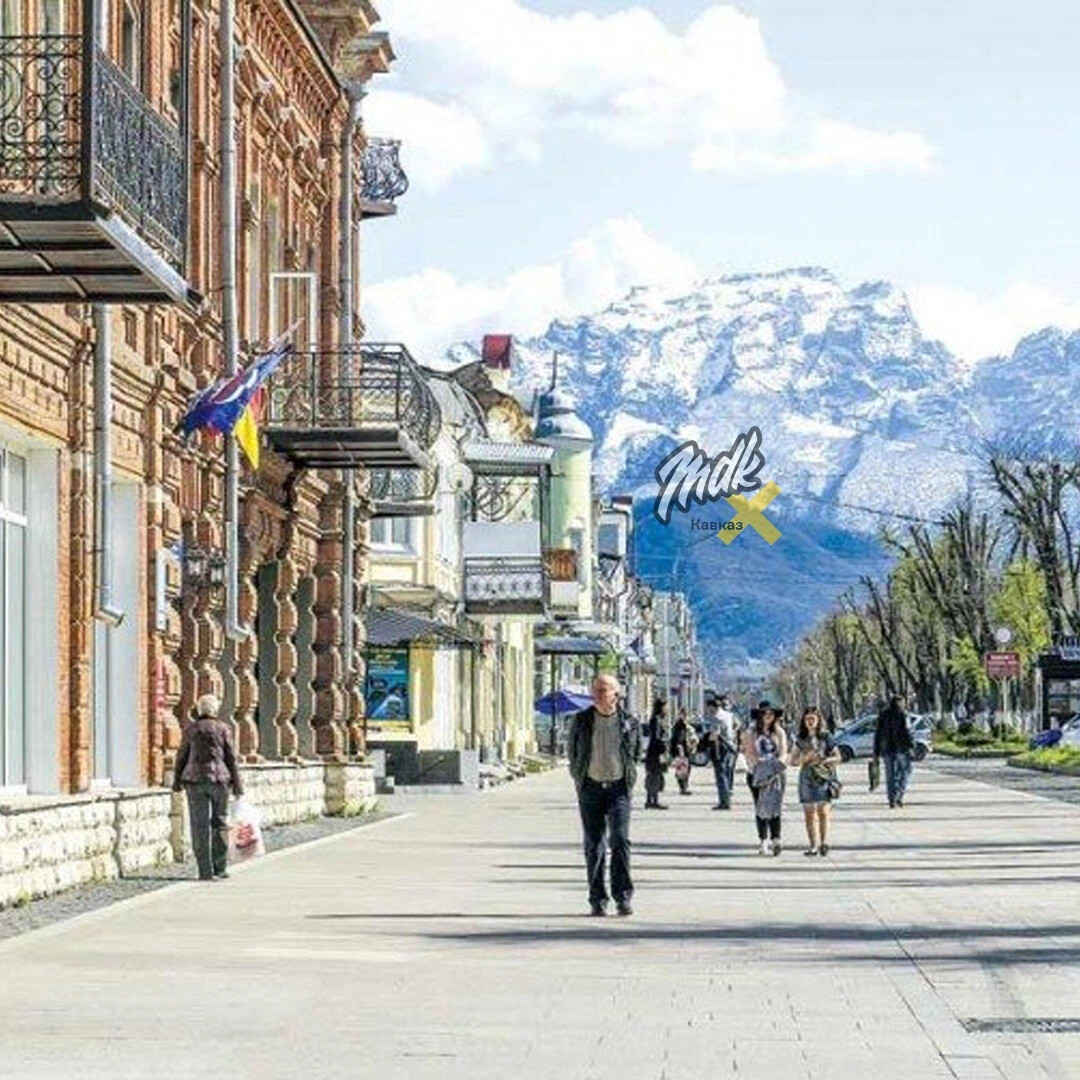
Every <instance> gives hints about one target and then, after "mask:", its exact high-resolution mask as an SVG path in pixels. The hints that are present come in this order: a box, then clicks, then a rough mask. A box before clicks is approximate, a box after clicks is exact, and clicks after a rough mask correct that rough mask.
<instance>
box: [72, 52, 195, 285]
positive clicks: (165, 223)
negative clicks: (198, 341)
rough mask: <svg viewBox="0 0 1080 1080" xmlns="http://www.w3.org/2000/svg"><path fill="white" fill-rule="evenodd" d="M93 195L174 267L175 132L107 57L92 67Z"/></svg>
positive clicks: (181, 176)
mask: <svg viewBox="0 0 1080 1080" xmlns="http://www.w3.org/2000/svg"><path fill="white" fill-rule="evenodd" d="M90 161H91V166H92V170H93V172H92V179H93V191H94V197H95V198H96V199H99V200H101V201H102V202H105V203H106V204H107V205H109V206H110V207H112V209H113V210H115V211H117V212H118V213H119V214H121V216H123V217H125V218H126V219H127V220H128V222H129V224H131V225H134V226H135V228H136V229H137V230H138V231H139V232H140V233H142V235H143V237H144V238H145V239H146V240H147V241H148V242H149V243H150V244H151V245H152V246H153V247H155V248H157V249H158V250H159V251H161V253H162V254H163V255H164V256H165V257H166V258H167V259H168V260H169V262H170V263H172V265H173V266H175V267H177V268H179V267H181V266H182V265H183V261H184V240H185V235H186V233H187V204H188V198H187V181H186V168H185V160H184V146H183V142H182V141H181V137H180V131H179V130H178V129H177V128H176V126H175V125H173V124H171V123H170V122H169V121H168V120H166V119H165V118H164V117H163V116H161V115H160V114H159V113H157V112H155V111H154V110H153V109H152V108H151V107H150V103H149V102H148V101H147V100H146V98H145V97H144V96H143V94H142V93H141V92H140V91H139V90H137V89H136V88H135V87H134V86H133V85H132V82H131V80H130V79H129V78H128V77H127V76H126V75H125V74H124V73H123V71H121V70H120V68H118V67H117V66H116V64H114V63H113V62H112V61H111V60H110V59H109V58H108V57H106V56H105V55H103V54H101V53H99V54H98V55H97V57H96V59H95V62H94V91H93V151H92V153H91V155H90Z"/></svg>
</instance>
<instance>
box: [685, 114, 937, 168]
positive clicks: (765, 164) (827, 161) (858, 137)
mask: <svg viewBox="0 0 1080 1080" xmlns="http://www.w3.org/2000/svg"><path fill="white" fill-rule="evenodd" d="M934 157H935V152H934V148H933V147H932V146H931V145H930V143H929V142H928V141H927V140H926V139H925V138H924V137H923V136H922V135H920V134H918V133H917V132H914V131H891V132H885V131H872V130H870V129H868V128H860V127H856V126H855V125H853V124H845V123H841V122H839V121H836V120H819V121H817V122H816V123H814V124H813V125H811V128H810V132H809V138H807V139H805V140H804V145H802V146H792V147H790V148H777V147H770V146H765V147H762V146H755V145H752V144H751V145H747V144H746V143H745V142H743V143H735V142H726V143H711V144H707V145H704V146H700V147H698V149H697V150H696V151H695V152H694V156H693V164H694V167H695V168H698V169H702V170H704V171H708V172H729V173H745V172H820V171H824V170H835V171H843V172H849V173H867V172H879V171H882V170H887V171H891V172H929V170H930V169H931V168H932V167H933V165H934Z"/></svg>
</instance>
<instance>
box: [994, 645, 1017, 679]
mask: <svg viewBox="0 0 1080 1080" xmlns="http://www.w3.org/2000/svg"><path fill="white" fill-rule="evenodd" d="M986 674H987V675H989V676H990V678H991V679H1017V678H1019V677H1020V654H1019V653H1014V652H991V653H987V654H986Z"/></svg>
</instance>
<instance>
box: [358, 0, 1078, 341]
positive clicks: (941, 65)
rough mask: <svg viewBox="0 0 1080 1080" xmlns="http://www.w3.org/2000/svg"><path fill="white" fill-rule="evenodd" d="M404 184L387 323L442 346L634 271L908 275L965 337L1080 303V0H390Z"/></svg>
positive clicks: (635, 277)
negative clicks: (1079, 180) (787, 269)
mask: <svg viewBox="0 0 1080 1080" xmlns="http://www.w3.org/2000/svg"><path fill="white" fill-rule="evenodd" d="M378 7H379V10H380V12H381V14H382V16H383V24H382V26H383V28H385V29H387V30H388V31H389V32H390V33H391V36H392V39H393V41H394V43H395V47H396V49H397V52H398V56H399V61H398V63H397V65H396V67H395V71H394V73H393V74H392V75H391V76H389V77H383V78H382V80H381V81H380V82H378V83H377V84H376V87H375V89H374V90H373V93H372V95H371V97H370V98H369V100H368V102H367V105H366V115H367V123H368V129H369V130H370V131H371V132H372V133H373V134H384V135H400V136H401V137H403V138H404V139H405V149H404V151H403V152H404V156H405V161H406V166H407V168H408V170H409V173H410V177H411V179H412V188H411V190H410V191H409V193H408V194H407V195H406V196H405V197H404V198H403V199H402V200H401V202H400V211H399V215H398V217H397V218H395V219H393V220H391V221H385V222H376V223H374V224H373V225H371V226H370V227H369V228H368V229H367V231H366V233H365V255H364V260H365V261H364V274H365V280H366V282H368V283H369V285H368V289H367V297H368V299H367V300H366V301H365V317H366V318H367V319H368V321H369V323H370V324H371V325H372V330H373V331H374V332H379V333H386V334H391V333H392V334H394V336H396V337H401V338H404V339H406V340H415V341H417V342H418V344H419V347H420V348H421V351H424V350H429V351H437V350H438V349H439V348H441V347H442V346H443V345H444V344H445V343H446V342H449V341H452V340H455V339H458V338H460V337H470V336H475V335H476V334H478V333H481V332H483V331H484V330H485V329H488V330H491V329H499V328H502V327H506V328H507V329H510V330H514V331H516V332H518V333H530V332H536V331H538V330H539V329H541V328H542V327H543V326H544V325H546V322H547V321H548V320H549V319H550V318H552V317H555V316H558V315H569V314H575V313H582V312H585V311H588V310H590V309H591V308H597V307H602V306H603V305H604V304H606V303H608V302H610V300H612V299H615V297H616V295H618V294H619V293H621V292H622V291H625V289H626V288H628V287H629V286H631V285H634V284H645V283H648V282H649V281H650V280H657V281H681V280H682V279H684V278H685V279H686V280H688V281H689V280H692V278H693V277H695V276H702V275H706V274H713V273H724V272H732V271H748V270H749V271H752V270H768V269H775V268H777V267H783V266H798V265H808V264H817V265H824V266H827V267H829V268H831V269H833V270H835V271H836V272H837V273H838V274H839V275H840V276H841V277H842V278H843V279H844V280H846V281H849V282H851V283H852V284H855V283H857V282H858V281H861V280H864V279H869V278H888V279H890V280H892V281H895V282H896V283H897V284H899V285H901V286H903V287H905V288H906V289H907V290H908V291H909V295H910V296H911V299H912V303H913V305H914V307H915V310H916V313H917V315H918V316H919V318H920V319H921V320H922V321H923V323H924V326H925V327H926V328H927V329H928V330H929V331H930V332H931V333H933V334H935V335H936V336H940V337H942V338H943V339H944V340H945V341H946V342H947V343H948V344H949V345H951V346H952V347H953V348H954V349H955V350H957V351H958V352H961V353H964V354H966V355H968V356H970V357H971V358H973V359H974V358H976V357H978V356H982V355H985V354H986V353H988V352H990V351H995V350H1003V349H1009V348H1011V347H1012V345H1013V344H1014V343H1015V340H1016V339H1017V337H1019V336H1020V335H1021V334H1022V333H1024V332H1027V331H1028V330H1031V329H1035V328H1037V327H1039V326H1042V325H1045V324H1047V323H1050V322H1056V323H1061V324H1066V325H1069V326H1070V327H1071V326H1080V265H1078V263H1077V260H1076V256H1075V253H1076V252H1077V250H1078V249H1080V219H1078V217H1077V214H1076V212H1075V207H1076V195H1075V188H1076V177H1077V176H1078V175H1080V124H1078V123H1077V121H1076V119H1075V109H1076V102H1077V99H1078V97H1080V72H1078V69H1077V65H1076V63H1075V55H1074V50H1073V47H1072V45H1073V43H1074V42H1075V41H1076V40H1077V39H1078V37H1080V33H1078V32H1080V13H1078V11H1077V9H1076V8H1075V7H1074V6H1073V5H1071V4H1068V3H1065V2H1060V0H1032V2H1030V3H1028V4H1026V5H1017V4H1014V3H1011V4H1005V3H999V2H996V0H979V2H977V0H936V2H931V0H859V2H856V0H745V2H743V3H740V4H718V3H709V2H707V0H693V2H691V0H644V2H638V3H636V4H630V3H626V2H622V0H576V2H571V0H468V2H467V3H465V4H458V5H451V4H446V3H445V0H379V2H378Z"/></svg>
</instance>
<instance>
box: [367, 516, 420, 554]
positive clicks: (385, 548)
mask: <svg viewBox="0 0 1080 1080" xmlns="http://www.w3.org/2000/svg"><path fill="white" fill-rule="evenodd" d="M395 521H403V522H405V531H406V533H407V534H408V535H407V539H406V540H405V542H404V543H401V542H400V541H398V540H394V539H393V528H394V526H393V523H394V522H395ZM414 521H415V519H414V518H411V517H385V518H376V519H375V520H374V521H373V522H372V523H371V527H372V530H374V527H375V525H377V524H379V523H381V522H386V523H387V526H388V527H389V534H390V537H391V539H389V540H376V539H375V534H374V531H372V533H371V537H370V539H371V550H372V551H378V552H381V553H383V554H389V555H409V556H415V555H417V554H418V552H417V549H416V527H415V525H414V524H413V522H414Z"/></svg>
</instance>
